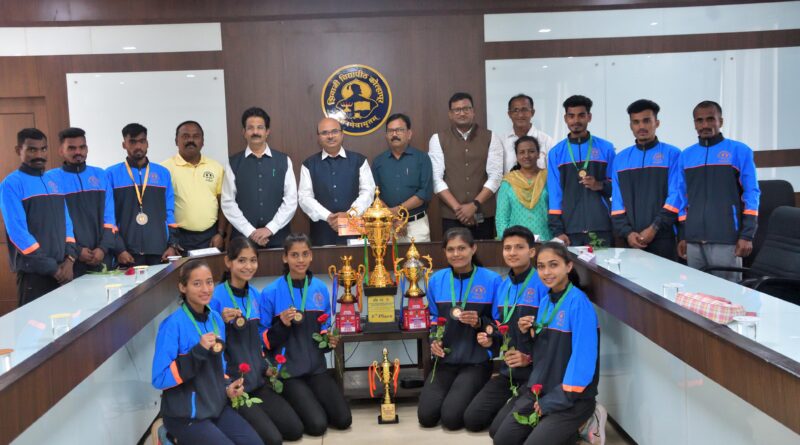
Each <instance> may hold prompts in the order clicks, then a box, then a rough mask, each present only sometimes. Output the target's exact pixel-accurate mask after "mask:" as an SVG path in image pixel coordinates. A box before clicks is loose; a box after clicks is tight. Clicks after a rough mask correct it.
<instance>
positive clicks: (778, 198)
mask: <svg viewBox="0 0 800 445" xmlns="http://www.w3.org/2000/svg"><path fill="white" fill-rule="evenodd" d="M758 187H759V188H760V189H761V201H760V202H759V205H758V229H756V235H755V237H754V238H753V253H752V254H751V255H750V256H749V257H747V258H745V259H744V265H745V266H746V267H751V266H752V264H753V263H754V262H755V258H756V257H757V256H758V252H759V251H760V250H761V246H762V245H763V244H764V239H765V238H766V236H767V228H768V227H769V218H770V216H772V212H773V211H774V210H775V209H777V208H778V207H780V206H790V207H791V206H794V188H792V184H791V183H789V182H788V181H784V180H782V179H770V180H766V181H758Z"/></svg>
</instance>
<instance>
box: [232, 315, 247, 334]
mask: <svg viewBox="0 0 800 445" xmlns="http://www.w3.org/2000/svg"><path fill="white" fill-rule="evenodd" d="M245 326H247V319H246V318H244V317H242V316H241V315H240V316H238V317H236V318H234V319H233V327H235V328H236V329H238V330H240V331H241V330H242V329H244V327H245Z"/></svg>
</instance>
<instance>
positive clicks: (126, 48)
mask: <svg viewBox="0 0 800 445" xmlns="http://www.w3.org/2000/svg"><path fill="white" fill-rule="evenodd" d="M122 49H124V50H125V51H133V50H135V49H136V47H135V46H123V47H122Z"/></svg>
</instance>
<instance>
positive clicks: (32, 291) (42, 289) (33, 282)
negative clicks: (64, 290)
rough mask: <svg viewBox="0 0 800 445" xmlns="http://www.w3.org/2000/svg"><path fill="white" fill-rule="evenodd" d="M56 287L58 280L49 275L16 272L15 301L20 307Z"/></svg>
mask: <svg viewBox="0 0 800 445" xmlns="http://www.w3.org/2000/svg"><path fill="white" fill-rule="evenodd" d="M57 288H58V281H56V279H55V278H53V277H51V276H49V275H39V274H38V273H30V272H17V301H18V303H19V306H20V307H22V306H23V305H25V304H28V303H30V302H31V301H33V300H35V299H37V298H39V297H41V296H42V295H44V294H46V293H48V292H51V291H53V290H55V289H57Z"/></svg>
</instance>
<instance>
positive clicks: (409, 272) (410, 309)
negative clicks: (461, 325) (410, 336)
mask: <svg viewBox="0 0 800 445" xmlns="http://www.w3.org/2000/svg"><path fill="white" fill-rule="evenodd" d="M422 259H425V260H427V262H428V266H427V267H425V265H424V264H423V263H422ZM402 261H403V258H397V259H396V260H394V274H395V276H396V277H400V276H401V274H402V276H404V277H405V278H406V280H407V281H408V282H409V283H410V286H409V287H408V290H406V292H405V294H404V295H403V296H404V297H406V298H408V306H407V307H405V308H403V329H404V330H416V329H428V328H430V321H431V320H430V311H429V310H428V307H427V306H426V305H425V302H424V301H422V298H423V297H424V296H425V291H423V290H422V289H421V288H420V287H419V285H417V282H419V280H421V279H423V278H424V279H425V284H426V286H427V283H428V279H429V278H430V277H431V275H433V260H431V256H430V255H424V256H422V255H420V254H419V251H418V250H417V246H416V245H415V244H414V238H411V247H409V248H408V251H407V252H406V258H405V263H404V264H403V267H402V268H400V267H399V266H400V263H401V262H402Z"/></svg>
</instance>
